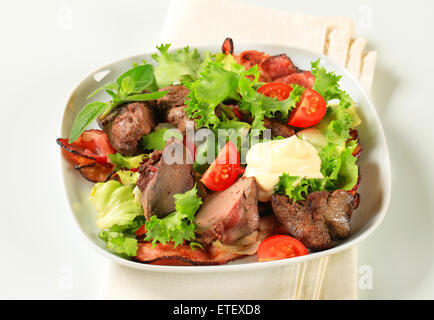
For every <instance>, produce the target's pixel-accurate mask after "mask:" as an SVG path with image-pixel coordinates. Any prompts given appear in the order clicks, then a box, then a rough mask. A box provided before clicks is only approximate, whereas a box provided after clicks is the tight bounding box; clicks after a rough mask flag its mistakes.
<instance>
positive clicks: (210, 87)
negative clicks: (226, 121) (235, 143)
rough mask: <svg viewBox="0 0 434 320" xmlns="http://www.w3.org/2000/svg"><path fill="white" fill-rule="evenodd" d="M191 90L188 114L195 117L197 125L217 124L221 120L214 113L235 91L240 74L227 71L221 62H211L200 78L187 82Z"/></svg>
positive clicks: (210, 125) (209, 125) (192, 117)
mask: <svg viewBox="0 0 434 320" xmlns="http://www.w3.org/2000/svg"><path fill="white" fill-rule="evenodd" d="M186 86H187V87H188V89H189V90H190V93H189V95H188V102H187V108H186V109H185V110H186V112H187V115H188V116H189V117H190V118H191V119H195V122H196V127H198V128H200V127H208V128H210V127H212V126H217V125H218V124H219V122H220V120H219V118H218V117H217V116H216V114H215V113H214V110H215V108H216V107H217V105H219V104H220V103H221V102H223V101H224V100H225V99H227V97H228V96H230V95H231V93H233V92H234V91H235V89H236V88H237V86H238V75H237V74H236V73H234V72H231V71H227V70H226V69H225V68H224V65H223V64H222V63H219V62H210V63H208V65H207V66H206V67H205V69H204V71H203V72H202V73H201V75H200V78H199V79H198V80H197V81H195V82H192V83H186Z"/></svg>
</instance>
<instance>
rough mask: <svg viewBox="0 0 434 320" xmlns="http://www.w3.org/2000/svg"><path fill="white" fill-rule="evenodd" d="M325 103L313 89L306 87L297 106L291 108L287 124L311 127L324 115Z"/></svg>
mask: <svg viewBox="0 0 434 320" xmlns="http://www.w3.org/2000/svg"><path fill="white" fill-rule="evenodd" d="M326 111H327V104H326V102H325V100H324V98H323V97H322V96H321V95H320V94H319V93H318V92H316V91H315V90H313V89H310V88H306V90H304V92H303V94H302V96H301V99H300V102H299V103H298V104H297V107H296V108H295V109H294V110H292V112H291V114H290V116H289V121H288V124H289V125H290V126H294V127H298V128H307V127H311V126H313V125H315V124H317V123H318V122H320V120H321V119H322V118H323V117H324V116H325V114H326Z"/></svg>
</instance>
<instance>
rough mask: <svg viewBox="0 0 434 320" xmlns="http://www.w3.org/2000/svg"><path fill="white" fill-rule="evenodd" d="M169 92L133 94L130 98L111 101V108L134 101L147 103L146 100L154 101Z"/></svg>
mask: <svg viewBox="0 0 434 320" xmlns="http://www.w3.org/2000/svg"><path fill="white" fill-rule="evenodd" d="M168 92H169V91H157V92H152V93H142V94H135V95H131V96H127V97H124V98H120V99H113V107H115V106H118V105H121V104H124V103H127V102H134V101H148V100H156V99H160V98H162V97H164V96H165V95H166V94H167V93H168Z"/></svg>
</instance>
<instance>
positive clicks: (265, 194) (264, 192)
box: [244, 135, 323, 201]
mask: <svg viewBox="0 0 434 320" xmlns="http://www.w3.org/2000/svg"><path fill="white" fill-rule="evenodd" d="M246 162H247V167H246V171H245V173H244V175H245V176H246V177H255V178H256V182H257V184H258V187H259V201H269V200H270V198H271V195H272V194H273V190H274V187H275V186H276V184H277V183H278V182H279V177H280V176H281V175H282V173H284V172H286V173H287V174H289V175H290V176H299V177H306V178H323V175H322V174H321V171H320V170H321V159H320V157H319V155H318V151H317V150H316V149H315V147H314V146H313V145H312V144H310V143H309V142H307V141H304V140H301V139H299V138H298V137H297V136H295V135H294V136H292V137H290V138H287V139H281V140H273V141H268V142H261V143H257V144H255V145H254V146H253V147H252V148H250V150H249V151H248V152H247V156H246Z"/></svg>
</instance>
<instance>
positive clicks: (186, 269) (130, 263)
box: [60, 43, 392, 273]
mask: <svg viewBox="0 0 434 320" xmlns="http://www.w3.org/2000/svg"><path fill="white" fill-rule="evenodd" d="M210 47H213V48H214V49H215V48H217V50H218V48H219V47H220V46H219V45H216V44H203V45H197V46H194V47H193V48H195V49H198V50H199V51H204V50H209V49H210ZM240 47H245V48H256V49H261V48H263V49H264V51H265V50H266V48H270V47H274V48H279V50H280V49H281V50H282V51H283V52H288V51H298V52H300V53H301V54H305V55H314V56H316V57H318V58H320V59H321V60H326V61H327V62H328V63H330V64H332V65H333V66H334V67H335V69H336V70H339V71H338V74H339V75H344V74H345V76H346V77H348V78H349V79H350V80H351V81H353V82H354V83H355V85H356V87H357V89H358V90H359V91H360V93H361V95H362V96H363V97H364V98H365V99H366V101H367V105H368V108H369V109H370V112H371V113H372V115H373V117H374V119H375V121H376V122H377V123H378V131H379V137H378V138H379V139H380V140H381V142H382V144H384V146H385V150H384V152H385V155H386V159H384V168H385V171H386V175H385V176H386V177H387V181H383V182H382V184H383V185H384V186H385V188H384V190H385V191H386V192H385V193H384V194H383V196H384V201H383V202H382V205H381V207H380V208H379V214H378V217H377V219H376V221H375V223H373V224H372V225H371V226H369V227H368V228H367V229H366V230H364V231H363V232H362V233H361V234H360V235H358V236H357V237H355V238H354V239H351V240H349V241H345V240H344V241H343V242H341V243H340V244H339V245H337V246H335V247H333V248H330V249H327V250H324V251H318V252H314V253H311V254H308V255H305V256H300V257H295V258H288V259H282V260H275V261H267V262H256V261H255V262H247V263H241V264H223V265H207V266H164V265H151V264H146V263H140V262H137V261H135V260H127V259H125V258H122V257H120V256H118V255H116V254H114V253H112V252H110V251H109V250H108V249H103V248H101V247H99V246H98V245H97V244H96V243H94V241H93V240H92V239H90V238H89V237H88V236H87V235H86V233H85V231H84V229H83V227H82V226H81V224H80V222H79V220H78V218H77V216H76V214H75V213H74V210H73V207H72V203H71V201H70V200H71V199H70V195H69V193H68V192H66V190H67V188H66V186H67V181H66V179H65V174H64V173H63V174H62V179H63V184H64V186H65V192H66V196H67V199H68V205H69V207H70V211H71V212H72V215H73V217H74V221H75V223H76V225H77V226H78V228H79V229H80V230H81V236H82V237H84V239H85V241H86V242H87V243H88V244H89V245H90V247H92V248H93V249H94V250H96V251H97V252H98V253H100V254H102V255H103V256H104V257H106V258H107V259H109V260H111V261H114V262H116V263H119V264H121V265H124V266H126V267H130V268H133V269H137V270H143V271H151V272H164V273H166V272H167V273H198V272H199V273H211V272H232V271H248V270H258V269H263V268H276V267H280V266H286V265H290V264H294V263H299V262H307V261H311V260H315V259H320V258H323V257H326V256H330V255H334V254H336V253H338V252H342V251H344V250H346V249H348V248H350V247H352V246H354V245H356V244H357V243H359V242H361V241H363V240H365V239H366V238H367V237H368V236H370V235H371V234H372V233H373V232H374V231H375V230H376V229H377V228H378V226H379V225H380V224H381V222H382V221H383V219H384V217H385V215H386V213H387V210H388V207H389V204H390V198H391V189H392V178H391V165H390V155H389V148H388V145H387V140H386V135H385V133H384V129H383V125H382V123H381V120H380V118H379V116H378V113H377V110H376V108H375V106H374V104H373V103H372V101H371V99H370V98H369V95H368V94H367V93H366V90H365V89H364V88H363V87H362V85H361V84H360V82H359V81H358V80H357V79H356V78H355V77H354V76H353V75H352V74H351V73H350V72H349V71H348V69H347V68H345V67H343V66H341V65H339V64H338V63H336V62H335V61H333V59H331V58H330V57H328V56H326V55H324V54H318V53H315V52H313V51H310V50H307V49H302V48H298V47H293V46H285V45H276V44H267V43H253V44H252V43H242V44H240ZM182 48H183V47H174V48H170V50H169V52H172V51H175V50H178V49H182ZM214 49H213V50H214ZM151 53H152V52H151V51H146V52H143V53H141V54H136V55H133V56H129V57H125V58H122V59H118V60H116V61H113V62H111V63H108V64H106V65H104V66H102V67H99V68H98V69H96V70H94V71H92V72H91V73H89V74H88V75H86V76H85V77H84V78H83V79H82V80H81V81H80V82H79V83H78V85H77V86H76V87H75V88H74V90H73V91H72V93H71V94H70V96H69V98H68V100H67V104H66V107H65V109H64V114H63V117H62V125H61V131H63V128H64V126H65V122H66V109H67V106H68V105H70V103H71V101H72V99H73V97H74V96H75V94H76V92H77V91H78V89H79V88H80V87H81V85H82V84H83V83H84V82H85V81H86V80H87V79H88V78H90V77H93V76H94V75H95V74H97V73H99V72H101V71H105V70H107V69H108V68H109V66H110V65H113V64H119V63H122V62H126V61H129V60H140V59H141V58H142V59H143V56H144V55H150V54H151ZM60 161H62V158H61V157H60ZM61 167H62V168H63V166H62V164H61ZM62 172H63V169H62Z"/></svg>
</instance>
